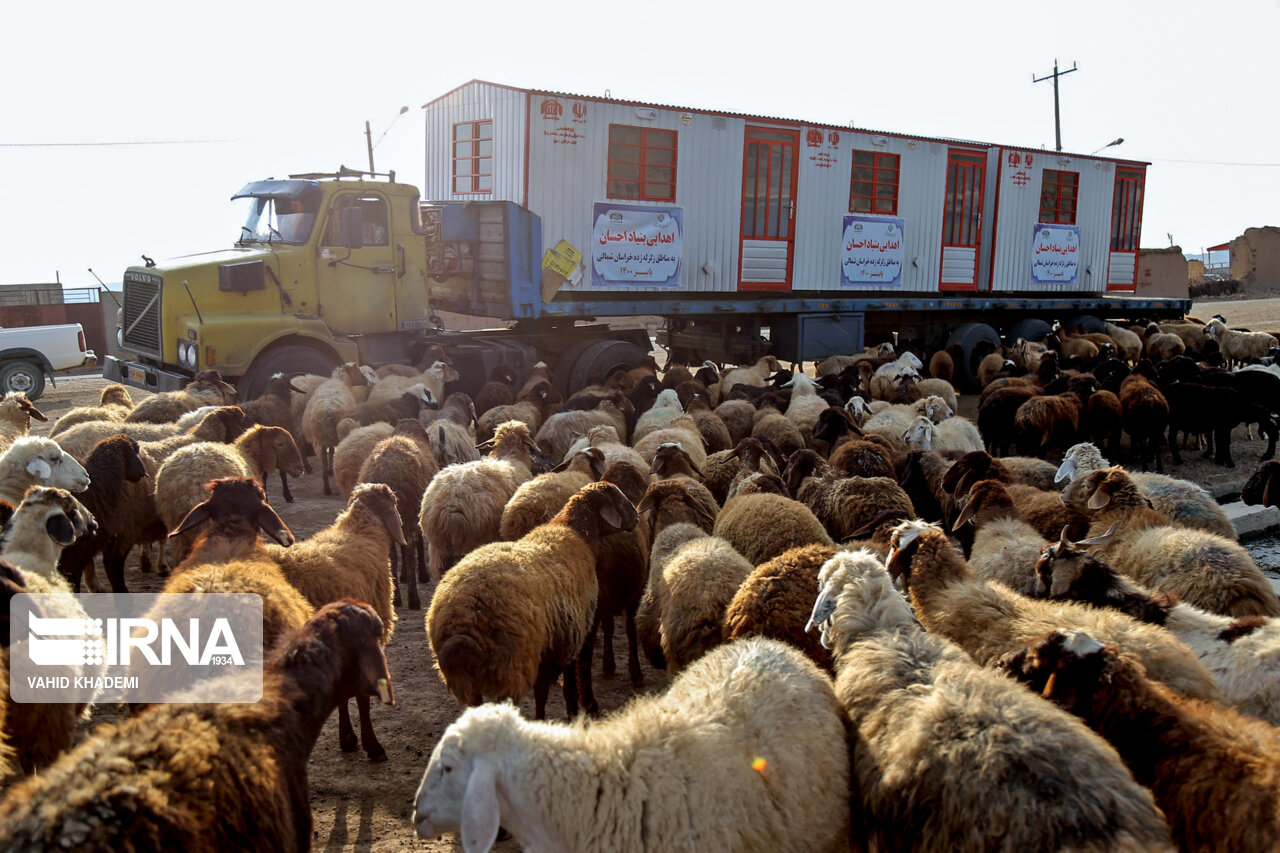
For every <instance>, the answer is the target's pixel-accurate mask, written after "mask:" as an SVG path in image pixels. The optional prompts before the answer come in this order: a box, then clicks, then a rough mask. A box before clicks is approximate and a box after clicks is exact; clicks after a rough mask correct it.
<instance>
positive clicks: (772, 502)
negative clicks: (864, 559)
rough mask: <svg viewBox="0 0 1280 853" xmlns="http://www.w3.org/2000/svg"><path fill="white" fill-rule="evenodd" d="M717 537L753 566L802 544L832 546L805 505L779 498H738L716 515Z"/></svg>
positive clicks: (715, 527) (820, 523)
mask: <svg viewBox="0 0 1280 853" xmlns="http://www.w3.org/2000/svg"><path fill="white" fill-rule="evenodd" d="M711 532H712V535H714V536H719V537H720V538H722V539H724V540H725V541H726V542H728V543H729V544H730V545H732V546H733V547H734V548H735V549H736V550H737V552H738V553H739V554H741V555H742V556H744V557H746V558H747V560H748V562H750V563H751V564H752V565H753V566H758V565H760V564H761V563H763V562H766V561H767V560H771V559H773V558H774V557H776V556H778V555H779V554H782V553H783V552H784V551H789V550H790V549H792V548H798V547H800V546H802V545H827V546H830V545H832V544H833V543H832V541H831V536H830V535H829V534H828V533H827V531H826V529H825V528H824V527H823V526H822V522H821V521H819V520H818V519H817V517H816V516H815V515H814V514H813V511H812V510H810V509H809V508H808V507H807V506H805V505H804V504H802V503H800V502H799V501H796V500H792V499H791V498H788V497H784V496H782V495H773V494H764V493H761V494H748V495H738V496H737V497H735V498H733V499H732V500H730V501H726V502H725V505H724V507H723V508H722V509H721V510H720V514H719V515H718V516H716V523H715V526H714V527H713V528H712V531H711Z"/></svg>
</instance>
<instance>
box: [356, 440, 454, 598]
mask: <svg viewBox="0 0 1280 853" xmlns="http://www.w3.org/2000/svg"><path fill="white" fill-rule="evenodd" d="M438 471H439V468H438V467H437V466H436V460H435V457H434V456H433V455H432V454H431V444H430V442H429V441H428V440H427V434H426V431H425V430H424V429H423V428H422V424H421V423H419V422H418V421H416V420H413V419H411V418H405V419H403V420H401V421H400V423H398V424H396V431H395V433H394V434H393V435H391V436H388V437H387V438H384V439H383V440H382V441H380V442H378V444H377V445H376V446H375V447H374V448H373V451H372V452H371V453H370V454H369V458H368V459H366V460H365V462H364V464H363V465H361V466H360V473H359V475H358V477H357V479H358V480H359V482H360V483H383V484H385V485H386V486H387V487H389V488H390V489H391V491H392V493H393V494H394V495H395V498H396V511H397V513H398V514H399V516H400V531H401V536H400V537H399V538H400V539H403V542H401V543H399V544H400V560H399V563H400V572H399V576H398V578H399V581H400V583H408V585H409V609H410V610H419V609H421V607H422V600H421V598H419V596H418V581H419V580H426V579H427V578H426V577H425V572H426V560H425V558H424V556H423V543H422V529H421V528H420V527H419V526H418V510H419V508H420V507H421V506H422V496H423V494H424V493H426V490H427V486H428V485H429V484H430V483H431V479H432V478H433V477H435V475H436V473H437V472H438ZM352 496H353V497H354V492H353V493H352ZM392 538H393V539H394V538H395V537H394V536H393V537H392ZM415 553H416V554H417V558H418V560H417V565H416V567H415V565H414V561H413V555H414V554H415ZM395 556H396V552H395V549H394V547H393V548H392V551H391V574H392V577H393V578H396V562H397V561H396V559H395ZM400 583H397V584H396V589H395V599H394V600H395V603H396V605H399V604H400V601H401V597H400ZM365 601H371V599H365ZM379 615H382V614H379ZM386 618H387V617H385V616H384V619H386Z"/></svg>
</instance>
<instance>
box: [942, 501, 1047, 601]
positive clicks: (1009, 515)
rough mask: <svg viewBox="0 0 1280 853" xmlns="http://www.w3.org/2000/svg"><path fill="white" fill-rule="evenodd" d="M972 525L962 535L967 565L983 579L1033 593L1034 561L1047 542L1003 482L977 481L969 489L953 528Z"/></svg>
mask: <svg viewBox="0 0 1280 853" xmlns="http://www.w3.org/2000/svg"><path fill="white" fill-rule="evenodd" d="M970 523H971V524H972V525H973V530H974V532H973V534H972V535H971V536H970V537H967V538H966V537H961V542H962V544H966V546H967V550H968V551H969V568H970V569H971V570H972V571H973V573H974V574H975V575H977V576H978V577H980V578H982V579H983V580H994V581H1000V583H1002V584H1004V585H1005V586H1007V587H1009V589H1011V590H1013V591H1014V592H1016V593H1018V594H1020V595H1025V596H1028V597H1030V596H1032V595H1033V594H1034V593H1035V588H1036V584H1035V578H1036V561H1037V560H1039V559H1040V552H1041V549H1043V548H1044V547H1045V545H1046V544H1047V541H1046V539H1045V537H1044V536H1042V535H1041V534H1040V531H1039V530H1037V529H1036V528H1035V527H1033V526H1032V525H1030V524H1028V523H1027V522H1026V521H1025V520H1024V519H1023V518H1022V516H1021V515H1020V514H1019V513H1018V508H1017V504H1016V503H1015V501H1014V499H1013V498H1012V497H1010V495H1009V492H1008V491H1007V490H1006V489H1005V487H1004V485H1003V484H1002V483H999V482H997V481H995V480H979V481H978V482H976V483H974V484H973V486H971V487H970V489H969V495H968V502H967V503H966V504H965V505H964V509H962V510H961V511H960V514H959V515H958V516H957V517H956V521H955V525H954V527H953V528H952V529H953V530H957V529H959V528H961V527H962V526H964V525H965V524H970Z"/></svg>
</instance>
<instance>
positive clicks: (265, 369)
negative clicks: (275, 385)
mask: <svg viewBox="0 0 1280 853" xmlns="http://www.w3.org/2000/svg"><path fill="white" fill-rule="evenodd" d="M337 366H338V358H337V356H335V355H333V354H332V353H326V352H324V351H323V350H318V349H314V348H312V347H306V346H299V345H297V344H292V345H287V346H282V347H276V348H275V349H269V350H267V351H266V352H262V353H259V354H258V357H257V358H255V359H254V360H253V364H251V365H249V369H248V370H247V371H245V374H244V376H242V377H240V382H239V385H238V390H239V391H240V399H241V400H245V401H248V400H254V399H257V398H258V397H261V396H262V395H263V394H264V393H266V390H267V383H268V382H269V381H271V377H272V376H274V375H275V374H277V373H283V374H285V375H286V376H288V375H289V374H291V373H314V374H316V375H318V376H328V375H329V374H330V373H332V372H333V369H334V368H335V367H337Z"/></svg>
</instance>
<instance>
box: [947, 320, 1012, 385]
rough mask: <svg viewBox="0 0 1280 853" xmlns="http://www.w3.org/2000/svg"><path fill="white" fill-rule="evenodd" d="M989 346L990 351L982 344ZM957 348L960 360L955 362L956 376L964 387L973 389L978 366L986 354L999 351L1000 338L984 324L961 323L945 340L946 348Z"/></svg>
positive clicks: (976, 383)
mask: <svg viewBox="0 0 1280 853" xmlns="http://www.w3.org/2000/svg"><path fill="white" fill-rule="evenodd" d="M983 343H987V344H990V345H991V348H990V349H987V348H986V347H983V346H982V344H983ZM953 346H955V347H959V348H960V354H961V358H960V360H959V361H957V362H956V376H957V378H959V379H960V380H961V381H962V382H963V383H964V384H965V385H967V386H968V387H970V388H975V387H977V385H978V364H979V362H981V361H982V358H983V356H984V355H986V354H987V353H988V352H996V351H999V349H1000V336H999V335H997V334H996V330H995V329H993V328H991V327H990V326H988V325H987V324H986V323H962V324H960V325H959V326H957V327H956V330H955V331H954V332H952V333H951V337H950V338H948V339H947V347H948V348H950V347H953Z"/></svg>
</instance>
